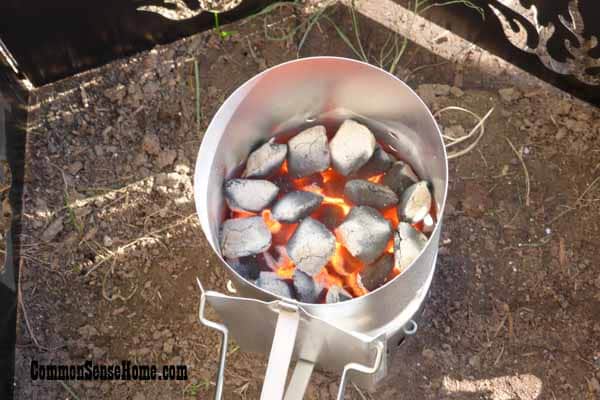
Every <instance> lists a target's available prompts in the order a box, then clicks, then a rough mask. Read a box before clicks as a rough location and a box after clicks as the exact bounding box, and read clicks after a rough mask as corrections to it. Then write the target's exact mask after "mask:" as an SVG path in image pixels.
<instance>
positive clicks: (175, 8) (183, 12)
mask: <svg viewBox="0 0 600 400" xmlns="http://www.w3.org/2000/svg"><path fill="white" fill-rule="evenodd" d="M241 2H242V0H232V1H230V2H228V3H224V4H221V2H220V3H219V4H213V2H212V1H210V0H208V1H207V0H198V2H197V4H195V5H190V4H189V3H190V1H185V0H164V2H163V4H161V5H155V4H149V5H143V6H140V7H138V8H137V10H138V11H147V12H152V13H155V14H159V15H162V16H163V17H165V18H167V19H170V20H171V21H183V20H186V19H190V18H194V17H195V16H197V15H199V14H200V13H202V12H219V13H221V12H226V11H229V10H233V9H234V8H235V7H237V6H239V5H240V3H241Z"/></svg>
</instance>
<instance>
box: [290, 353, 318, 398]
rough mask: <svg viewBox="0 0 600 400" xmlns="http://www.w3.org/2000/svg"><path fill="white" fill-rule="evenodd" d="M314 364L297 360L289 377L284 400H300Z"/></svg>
mask: <svg viewBox="0 0 600 400" xmlns="http://www.w3.org/2000/svg"><path fill="white" fill-rule="evenodd" d="M314 368H315V364H314V363H312V362H310V361H305V360H298V362H297V363H296V367H295V368H294V373H293V374H292V378H291V379H290V383H289V385H288V388H287V391H286V392H285V397H284V400H302V399H303V398H304V393H305V392H306V387H307V386H308V382H309V381H310V376H311V375H312V372H313V369H314Z"/></svg>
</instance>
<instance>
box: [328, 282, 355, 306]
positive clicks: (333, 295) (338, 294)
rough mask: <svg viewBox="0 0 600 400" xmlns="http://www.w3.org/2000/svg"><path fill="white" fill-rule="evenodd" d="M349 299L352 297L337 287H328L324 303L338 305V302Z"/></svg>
mask: <svg viewBox="0 0 600 400" xmlns="http://www.w3.org/2000/svg"><path fill="white" fill-rule="evenodd" d="M351 299H352V295H351V294H350V293H348V292H347V291H345V290H344V289H343V288H341V287H339V286H337V285H332V286H330V287H329V289H328V290H327V295H325V303H327V304H332V303H339V302H340V301H346V300H351Z"/></svg>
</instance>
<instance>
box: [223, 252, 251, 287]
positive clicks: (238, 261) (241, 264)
mask: <svg viewBox="0 0 600 400" xmlns="http://www.w3.org/2000/svg"><path fill="white" fill-rule="evenodd" d="M225 261H227V264H228V265H229V266H230V267H231V268H233V270H234V271H235V272H237V273H238V274H240V276H241V277H242V278H244V279H247V280H249V281H254V280H256V279H257V278H258V274H259V273H260V267H259V265H258V260H257V259H256V256H249V257H241V258H227V259H225Z"/></svg>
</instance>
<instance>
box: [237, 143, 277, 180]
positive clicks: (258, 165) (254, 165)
mask: <svg viewBox="0 0 600 400" xmlns="http://www.w3.org/2000/svg"><path fill="white" fill-rule="evenodd" d="M287 152H288V147H287V145H285V144H278V143H275V138H272V139H271V140H269V141H268V142H267V143H265V144H263V145H262V146H260V147H259V148H258V149H256V150H254V151H253V152H252V153H250V155H249V156H248V160H247V161H246V169H245V170H244V172H243V173H242V177H243V178H267V177H269V176H271V175H273V174H274V173H275V172H277V171H278V170H279V168H280V167H281V164H283V161H285V158H286V156H287Z"/></svg>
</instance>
